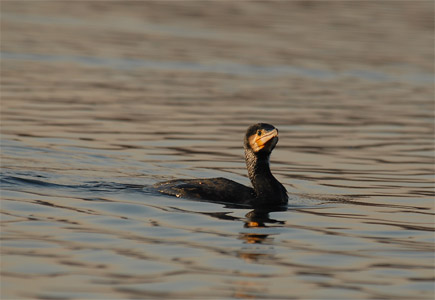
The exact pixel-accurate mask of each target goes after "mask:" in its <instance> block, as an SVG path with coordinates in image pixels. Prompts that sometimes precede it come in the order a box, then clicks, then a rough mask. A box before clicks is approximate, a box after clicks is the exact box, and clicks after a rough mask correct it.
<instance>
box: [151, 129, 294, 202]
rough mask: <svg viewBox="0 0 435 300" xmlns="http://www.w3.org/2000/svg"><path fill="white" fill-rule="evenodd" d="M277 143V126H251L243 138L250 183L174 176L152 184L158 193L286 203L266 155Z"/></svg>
mask: <svg viewBox="0 0 435 300" xmlns="http://www.w3.org/2000/svg"><path fill="white" fill-rule="evenodd" d="M277 143H278V129H276V128H275V127H273V126H272V125H269V124H265V123H258V124H254V125H252V126H250V127H249V128H248V130H247V131H246V135H245V139H244V148H245V161H246V167H247V169H248V175H249V179H250V180H251V183H252V186H253V188H251V187H247V186H244V185H242V184H239V183H237V182H235V181H232V180H229V179H225V178H221V177H219V178H207V179H175V180H170V181H166V182H161V183H157V184H155V185H154V187H155V188H157V189H158V190H159V191H160V192H161V193H164V194H168V195H173V196H177V197H183V198H189V199H200V200H203V201H211V202H221V203H230V204H236V205H249V206H252V207H274V206H281V205H285V204H287V201H288V196H287V191H286V189H285V188H284V186H283V185H282V184H281V183H280V182H279V181H278V180H276V178H275V177H274V176H273V175H272V172H271V171H270V167H269V158H270V154H271V152H272V150H273V149H274V148H275V146H276V144H277Z"/></svg>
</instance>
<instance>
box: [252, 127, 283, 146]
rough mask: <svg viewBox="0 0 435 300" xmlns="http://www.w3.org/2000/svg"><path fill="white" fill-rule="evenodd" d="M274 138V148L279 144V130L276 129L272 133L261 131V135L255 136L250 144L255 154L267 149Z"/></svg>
mask: <svg viewBox="0 0 435 300" xmlns="http://www.w3.org/2000/svg"><path fill="white" fill-rule="evenodd" d="M273 138H276V141H275V143H274V144H273V145H272V148H273V147H274V146H275V145H276V143H277V142H278V130H277V129H276V128H275V129H273V130H271V131H261V135H258V134H255V135H253V136H252V137H251V138H250V141H249V142H250V144H251V148H252V150H254V151H255V152H257V151H260V150H261V149H263V148H264V147H265V145H266V144H267V143H268V142H269V141H270V140H271V139H273Z"/></svg>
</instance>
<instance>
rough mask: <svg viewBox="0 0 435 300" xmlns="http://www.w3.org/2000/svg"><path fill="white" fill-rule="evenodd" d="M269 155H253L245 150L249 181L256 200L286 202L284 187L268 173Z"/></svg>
mask: <svg viewBox="0 0 435 300" xmlns="http://www.w3.org/2000/svg"><path fill="white" fill-rule="evenodd" d="M269 158H270V153H256V154H255V153H254V152H253V151H251V150H246V149H245V160H246V166H247V169H248V175H249V179H250V180H251V183H252V186H253V187H254V190H255V193H256V195H257V198H262V199H272V200H273V201H287V192H286V190H285V188H284V186H283V185H282V184H281V183H280V182H279V181H278V180H276V178H275V177H274V176H273V175H272V172H271V171H270V165H269Z"/></svg>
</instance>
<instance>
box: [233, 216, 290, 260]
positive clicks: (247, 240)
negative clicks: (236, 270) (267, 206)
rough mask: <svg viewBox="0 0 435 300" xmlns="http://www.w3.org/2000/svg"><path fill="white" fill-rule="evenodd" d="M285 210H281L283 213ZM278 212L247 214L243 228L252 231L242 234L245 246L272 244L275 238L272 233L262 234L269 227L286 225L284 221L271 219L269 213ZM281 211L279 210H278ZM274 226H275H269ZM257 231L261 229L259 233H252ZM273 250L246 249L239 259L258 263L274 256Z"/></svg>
mask: <svg viewBox="0 0 435 300" xmlns="http://www.w3.org/2000/svg"><path fill="white" fill-rule="evenodd" d="M283 210H285V209H281V211H283ZM273 211H277V210H264V209H254V210H252V211H250V212H249V213H247V214H246V219H245V222H244V225H243V227H244V228H248V229H250V232H242V233H241V234H240V237H239V238H240V239H241V240H244V244H249V245H259V244H263V243H264V244H271V241H272V239H273V238H271V237H270V235H271V234H270V233H261V231H262V229H264V228H269V227H277V225H283V224H285V222H284V221H279V220H275V219H271V218H270V217H269V213H271V212H273ZM278 211H279V210H278ZM267 224H273V225H267ZM255 229H259V230H258V231H257V232H252V231H254V230H255ZM272 250H273V248H264V247H260V246H258V247H251V246H249V247H244V248H243V249H241V251H239V253H238V257H240V258H243V259H244V260H245V261H248V262H255V261H258V260H259V259H260V258H266V257H270V256H271V255H273V251H272Z"/></svg>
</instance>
